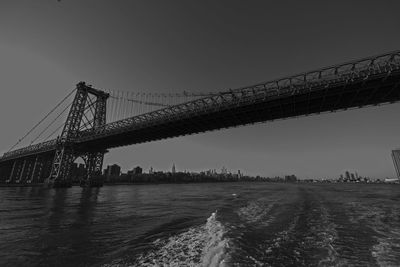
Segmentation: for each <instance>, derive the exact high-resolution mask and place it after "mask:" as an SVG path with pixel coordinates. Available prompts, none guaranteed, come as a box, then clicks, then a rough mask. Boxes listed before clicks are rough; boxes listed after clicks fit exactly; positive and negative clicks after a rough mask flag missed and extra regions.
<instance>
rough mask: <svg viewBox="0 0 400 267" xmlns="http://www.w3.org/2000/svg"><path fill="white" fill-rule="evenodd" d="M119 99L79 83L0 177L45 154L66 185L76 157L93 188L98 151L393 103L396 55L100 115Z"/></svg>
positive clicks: (398, 66)
mask: <svg viewBox="0 0 400 267" xmlns="http://www.w3.org/2000/svg"><path fill="white" fill-rule="evenodd" d="M120 96H121V95H119V94H117V96H113V95H111V96H110V94H109V93H105V92H102V91H100V90H97V89H94V88H92V87H91V86H88V85H86V84H85V83H79V84H78V85H77V92H76V95H75V99H74V101H73V103H72V105H71V109H70V112H69V115H68V117H67V119H66V123H65V125H64V127H63V131H62V133H61V135H60V136H59V137H58V138H57V139H53V140H49V141H46V142H42V143H39V144H35V145H31V146H27V147H24V148H21V149H17V150H13V151H9V152H7V153H5V154H4V155H3V156H2V157H1V158H0V176H1V175H2V172H3V173H5V176H7V177H8V180H15V181H16V180H17V178H16V177H17V176H18V179H19V180H21V179H22V180H23V177H24V175H25V173H26V172H27V170H29V171H28V174H29V175H30V176H32V175H33V174H31V173H34V172H35V171H34V170H37V167H35V166H36V165H35V164H33V163H31V162H38V161H39V162H40V157H42V158H46V155H49V156H47V162H48V161H49V160H48V158H53V159H52V160H51V171H47V172H49V173H50V175H49V179H48V181H49V182H50V183H51V184H52V185H53V186H57V185H58V186H64V185H68V184H69V183H70V179H69V170H70V166H71V164H72V162H73V160H74V159H75V158H76V157H77V156H81V157H82V158H83V159H84V161H85V162H86V165H87V166H88V173H87V176H86V178H85V179H84V180H83V181H82V183H83V184H84V185H99V184H101V182H98V181H97V182H96V181H95V179H94V178H93V177H95V176H96V175H98V174H99V173H100V171H101V166H102V161H103V157H104V153H105V152H106V151H107V149H110V148H113V147H118V146H125V145H130V144H137V143H142V142H148V141H153V140H160V139H164V138H171V137H176V136H181V135H188V134H195V133H199V132H205V131H211V130H217V129H221V128H228V127H235V126H240V125H246V124H252V123H259V122H265V121H272V120H275V119H284V118H290V117H297V116H304V115H311V114H319V113H322V112H334V111H337V110H346V109H350V108H361V107H364V106H369V105H380V104H387V103H395V102H397V101H399V100H400V51H394V52H391V53H386V54H382V55H378V56H373V57H368V58H364V59H360V60H355V61H351V62H347V63H343V64H339V65H334V66H330V67H326V68H321V69H318V70H315V71H309V72H305V73H301V74H298V75H294V76H289V77H285V78H281V79H276V80H273V81H269V82H265V83H259V84H256V85H252V86H247V87H242V88H238V89H235V90H228V91H225V92H220V93H214V94H206V95H201V94H200V95H197V96H196V97H195V98H194V99H192V100H189V101H186V102H183V103H174V104H172V105H171V104H170V103H169V104H168V103H165V102H162V101H161V102H160V101H155V99H157V98H154V97H153V98H145V99H143V98H142V99H140V100H138V99H133V98H132V95H131V98H130V99H129V98H128V96H129V95H128V93H127V94H126V96H127V97H126V99H125V100H124V101H125V102H130V103H139V102H140V103H142V104H143V103H146V104H150V105H151V104H153V105H152V106H153V110H152V111H149V112H145V113H142V114H140V115H134V116H128V117H126V118H124V119H116V116H114V115H112V116H110V115H107V112H106V110H107V100H109V99H111V100H112V99H114V100H115V99H117V100H119V99H120V98H121V97H120ZM158 98H160V96H158ZM186 100H187V98H186ZM115 107H116V106H115V105H114V106H113V105H111V107H110V110H111V113H112V112H113V110H114V111H115V110H117V108H115ZM131 110H132V108H131ZM128 111H129V109H128ZM117 113H118V112H117ZM114 114H115V112H114ZM118 114H125V116H126V114H129V112H127V109H124V110H123V111H122V113H121V111H119V113H118ZM117 117H118V116H117ZM107 118H108V119H110V118H112V122H109V123H106V120H107ZM39 156H40V157H39ZM27 162H28V163H27ZM32 164H33V165H32ZM42 165H44V164H42ZM47 165H48V164H47ZM47 165H46V166H47ZM1 166H3V168H1ZM2 170H3V171H2ZM29 175H28V176H29ZM28 181H29V180H28Z"/></svg>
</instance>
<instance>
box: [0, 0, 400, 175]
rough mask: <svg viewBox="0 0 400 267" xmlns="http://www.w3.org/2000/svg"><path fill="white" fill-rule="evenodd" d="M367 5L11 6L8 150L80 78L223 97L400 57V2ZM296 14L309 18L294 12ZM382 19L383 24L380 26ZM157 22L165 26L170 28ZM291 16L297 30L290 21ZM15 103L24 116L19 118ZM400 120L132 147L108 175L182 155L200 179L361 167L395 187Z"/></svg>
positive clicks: (6, 16) (341, 121)
mask: <svg viewBox="0 0 400 267" xmlns="http://www.w3.org/2000/svg"><path fill="white" fill-rule="evenodd" d="M177 3H178V2H177ZM358 3H359V4H358V5H357V4H354V5H348V4H347V3H346V2H344V1H343V2H335V3H329V4H326V3H325V4H321V3H318V2H314V3H307V4H303V3H302V4H300V3H292V5H293V6H294V8H293V9H292V10H286V8H285V4H278V3H274V4H270V3H260V2H253V3H252V4H248V5H246V7H245V8H242V5H241V4H240V2H235V1H232V2H219V3H213V2H207V1H206V2H204V3H194V2H188V3H184V2H179V4H163V3H160V4H159V5H154V4H153V3H147V2H136V3H135V4H132V3H118V4H109V3H107V2H101V1H99V2H98V4H97V5H92V4H91V3H90V2H85V3H79V4H78V3H76V2H72V1H61V2H56V1H54V2H41V3H19V2H18V3H17V2H11V1H4V2H2V3H1V4H0V5H1V8H0V22H1V23H0V29H1V31H2V33H3V36H2V38H1V39H0V48H1V49H0V54H1V55H0V56H1V58H2V61H1V62H0V69H1V70H2V73H3V78H2V79H1V81H0V86H1V88H2V92H3V93H4V95H7V97H3V98H1V100H0V120H1V121H2V123H3V124H4V125H7V127H4V129H2V136H1V138H0V151H2V152H6V151H7V150H8V149H9V148H10V147H11V146H12V145H13V144H14V143H15V142H16V141H17V140H18V138H19V137H21V135H22V134H23V133H24V132H26V130H27V129H28V128H29V127H30V126H31V125H33V124H34V122H36V121H37V120H38V119H39V118H41V117H42V116H43V114H45V113H46V112H47V111H49V109H51V108H52V105H53V103H55V102H57V101H58V100H59V99H60V98H61V97H62V96H64V95H65V93H66V92H67V91H69V90H70V89H71V88H72V87H74V85H75V84H76V83H77V82H79V81H81V80H83V81H88V82H89V83H91V84H93V85H94V86H96V87H99V88H109V89H119V90H132V91H133V90H135V91H145V92H171V91H174V92H182V91H193V92H199V91H200V92H210V91H221V90H226V89H229V88H238V87H241V86H244V85H249V84H253V83H256V82H259V81H263V80H270V79H274V78H277V77H281V76H283V75H288V74H293V73H297V72H301V71H304V70H308V69H314V68H318V67H322V66H326V65H330V64H335V63H340V62H342V61H347V60H348V59H349V58H357V57H364V56H368V55H373V54H379V53H381V52H385V51H390V50H396V49H398V48H399V47H400V37H399V36H398V35H396V34H393V32H396V29H397V28H398V27H399V26H400V25H399V21H398V18H397V16H396V13H395V11H394V10H398V9H399V4H398V3H396V2H388V3H387V4H386V5H382V6H379V7H376V6H375V5H374V4H373V2H368V1H363V2H358ZM297 5H298V6H297ZM326 5H328V7H329V8H328V9H327V8H326ZM296 6H297V7H298V9H299V10H303V9H307V10H308V11H307V12H305V13H304V14H302V13H300V12H294V10H297V9H296ZM175 9H176V10H175ZM150 10H151V11H152V12H149V11H150ZM206 11H210V12H206ZM376 13H378V14H385V15H384V16H383V15H382V17H384V19H381V20H379V21H378V22H377V21H374V20H371V19H370V17H371V16H370V15H371V14H376ZM142 14H146V16H150V17H146V18H145V17H143V15H142ZM338 15H340V17H341V20H340V21H338V20H336V17H337V16H338ZM152 16H154V17H159V18H165V20H163V21H164V24H160V23H155V22H154V21H155V20H152ZM95 17H105V18H108V19H105V20H104V21H96V20H94V19H93V18H95ZM238 17H241V18H242V19H240V20H238V19H237V18H238ZM71 18H74V19H71ZM288 18H291V21H296V23H295V24H292V23H286V22H285V21H287V19H288ZM296 18H297V19H296ZM355 18H357V19H355ZM315 20H318V21H323V23H321V25H318V24H316V23H315ZM94 21H96V22H94ZM157 21H160V20H157ZM272 26H273V27H272ZM37 28H40V29H41V30H40V31H37V30H35V29H37ZM300 33H301V35H300ZM238 36H240V38H238ZM253 40H254V41H253ZM93 44H96V45H93ZM157 44H163V45H161V46H159V45H157ZM88 51H89V52H88ZM28 88H29V89H28ZM43 95H46V98H43ZM21 96H24V97H23V99H21ZM16 103H18V105H19V106H22V107H23V109H21V110H20V111H17V110H16V106H17V105H16ZM10 110H11V111H12V112H13V116H12V120H11V118H10V116H9V113H10ZM399 111H400V106H399V104H395V105H389V106H384V107H371V108H365V109H361V110H353V111H346V112H339V113H332V114H324V115H319V116H311V117H304V118H296V119H290V120H284V121H276V122H272V123H266V124H258V125H253V126H246V127H241V128H235V129H228V130H223V131H218V132H210V133H204V134H200V135H194V136H186V137H180V138H179V139H178V138H174V139H170V140H164V141H157V142H152V143H148V144H140V145H135V146H129V147H125V148H119V149H113V150H112V151H111V152H110V153H108V154H106V160H105V163H104V165H105V166H106V165H107V164H109V163H111V162H120V163H121V165H122V166H126V165H128V164H129V162H132V161H135V162H138V165H140V166H150V165H152V166H153V167H154V168H155V169H166V168H167V167H168V164H169V159H170V157H171V153H173V155H174V157H175V158H176V160H175V164H177V166H179V165H180V166H187V168H188V169H192V170H202V169H205V168H211V169H213V168H219V167H220V166H226V167H227V168H229V169H239V168H240V169H243V170H244V172H246V173H249V174H261V175H265V176H276V175H284V174H286V173H296V174H298V176H299V177H301V178H312V177H329V176H332V175H336V174H337V173H343V172H344V171H345V170H347V169H358V170H364V171H363V173H365V175H367V176H371V177H376V178H379V177H381V178H383V177H395V175H396V174H395V170H394V168H393V162H392V159H391V156H390V155H389V154H390V151H392V150H393V149H394V148H396V147H398V146H399V144H400V137H399V136H398V134H396V133H398V132H399V130H400V124H399V123H398V119H397V116H396V115H397V114H399ZM16 122H17V123H16Z"/></svg>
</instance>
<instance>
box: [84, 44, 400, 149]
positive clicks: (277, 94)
mask: <svg viewBox="0 0 400 267" xmlns="http://www.w3.org/2000/svg"><path fill="white" fill-rule="evenodd" d="M399 71H400V51H395V52H392V53H387V54H383V55H379V56H375V57H370V58H365V59H361V60H356V61H352V62H348V63H344V64H340V65H335V66H331V67H326V68H322V69H319V70H315V71H310V72H305V73H301V74H298V75H294V76H289V77H285V78H282V79H277V80H273V81H269V82H265V83H260V84H256V85H253V86H248V87H243V88H239V89H236V90H230V91H226V92H222V93H219V94H216V95H213V96H210V97H204V98H200V99H198V100H193V101H189V102H187V103H183V104H180V105H175V106H171V107H167V108H163V109H160V110H156V111H153V112H149V113H146V114H142V115H139V116H135V117H132V118H128V119H124V120H120V121H117V122H114V123H109V124H106V125H104V126H103V127H100V128H98V129H97V130H96V131H95V132H94V133H93V132H85V131H83V132H81V133H80V135H79V137H78V138H77V140H76V141H77V142H79V143H85V142H88V141H91V140H96V139H100V138H106V137H107V136H112V135H117V134H119V133H124V132H128V131H134V130H139V129H144V128H149V127H153V126H156V125H162V124H165V123H166V122H169V121H176V120H184V119H186V118H200V117H201V116H203V115H207V114H218V113H222V112H224V111H227V113H229V111H232V112H233V111H234V110H239V109H240V108H241V107H248V106H255V105H258V104H262V103H265V104H267V103H268V102H272V100H275V99H283V98H287V97H292V96H297V95H298V96H300V95H309V96H310V95H311V93H313V92H316V91H320V92H321V91H322V92H323V93H324V94H325V95H326V94H327V93H328V92H329V90H330V89H332V88H341V90H342V91H343V92H341V93H340V94H342V95H343V94H345V93H346V92H345V90H346V88H347V87H348V86H349V85H354V84H355V85H358V87H359V89H358V91H356V92H357V93H359V91H360V90H361V89H362V88H363V87H364V86H365V85H366V84H367V82H368V81H375V80H379V81H380V83H381V82H384V81H385V80H386V79H387V78H389V77H391V76H392V77H397V76H398V75H399ZM397 82H398V80H397ZM378 89H379V86H376V88H375V90H378ZM397 89H398V83H397V84H396V85H395V86H393V87H392V89H391V91H390V92H388V93H387V96H389V95H390V93H391V92H394V91H395V90H397ZM323 100H324V98H323ZM372 100H373V99H372ZM396 100H397V99H396ZM339 101H340V100H339ZM386 101H391V99H390V98H385V97H382V98H381V99H377V103H383V102H386ZM369 102H371V101H369V99H365V100H364V101H362V102H361V103H358V105H357V106H360V107H361V106H364V105H367V104H371V103H369ZM322 105H323V103H321V106H322ZM340 108H343V107H341V106H340V105H339V103H337V104H334V105H333V106H332V107H331V109H330V110H331V111H334V110H336V109H340ZM344 108H347V107H344ZM299 115H301V114H299ZM216 117H218V116H216ZM260 121H263V120H260ZM254 122H258V121H257V120H250V121H237V122H236V125H243V124H248V123H254ZM230 126H231V125H228V127H230ZM232 126H235V124H234V125H232ZM223 127H224V125H221V126H220V127H216V128H223ZM200 128H201V127H200ZM204 130H209V129H207V128H206V127H205V128H204ZM200 131H202V129H201V130H200ZM190 133H191V132H188V134H190ZM178 135H180V134H178ZM167 137H168V136H167ZM157 139H159V138H157ZM160 139H161V138H160Z"/></svg>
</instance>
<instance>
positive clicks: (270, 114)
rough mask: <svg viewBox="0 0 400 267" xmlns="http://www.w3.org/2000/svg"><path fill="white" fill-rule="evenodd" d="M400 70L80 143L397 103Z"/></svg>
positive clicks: (101, 144)
mask: <svg viewBox="0 0 400 267" xmlns="http://www.w3.org/2000/svg"><path fill="white" fill-rule="evenodd" d="M399 83H400V74H397V75H392V76H389V77H381V78H379V79H375V80H367V81H365V82H359V83H352V84H344V85H341V86H336V87H329V88H319V89H318V90H315V89H314V90H312V91H306V90H304V91H303V92H298V93H297V94H295V95H292V94H290V95H281V96H280V97H278V98H275V99H270V100H266V101H260V102H254V103H249V104H248V105H244V106H238V107H236V108H235V107H233V108H229V109H226V110H218V111H216V112H209V113H205V114H198V115H196V116H190V118H185V117H183V116H182V118H177V119H175V120H165V121H164V123H157V124H156V125H153V126H148V127H143V128H134V127H133V128H132V130H131V131H129V130H125V131H124V132H122V133H113V134H112V135H109V136H104V137H98V138H96V139H94V140H89V141H85V142H82V143H80V146H81V148H82V149H84V150H88V149H107V148H113V147H119V146H126V145H129V144H139V143H144V142H149V141H155V140H161V139H166V138H171V137H177V136H182V135H189V134H195V133H201V132H206V131H212V130H217V129H222V128H229V127H235V126H239V125H245V124H253V123H258V122H267V121H273V120H277V119H285V118H291V117H298V116H306V115H312V114H318V113H322V112H334V111H338V110H346V109H350V108H357V107H364V106H370V105H378V104H385V103H394V102H397V101H399V100H400V90H399Z"/></svg>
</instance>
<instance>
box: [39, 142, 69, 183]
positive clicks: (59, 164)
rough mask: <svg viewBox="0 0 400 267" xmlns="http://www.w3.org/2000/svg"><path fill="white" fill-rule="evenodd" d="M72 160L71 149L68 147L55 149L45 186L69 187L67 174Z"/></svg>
mask: <svg viewBox="0 0 400 267" xmlns="http://www.w3.org/2000/svg"><path fill="white" fill-rule="evenodd" d="M74 159H75V156H74V151H73V150H72V149H70V148H68V147H61V148H59V149H57V151H56V154H55V156H54V160H53V166H52V169H51V173H50V177H49V178H48V179H47V182H46V184H47V185H48V186H49V187H71V186H72V181H71V179H70V177H69V174H70V170H71V166H72V163H73V162H74Z"/></svg>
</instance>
